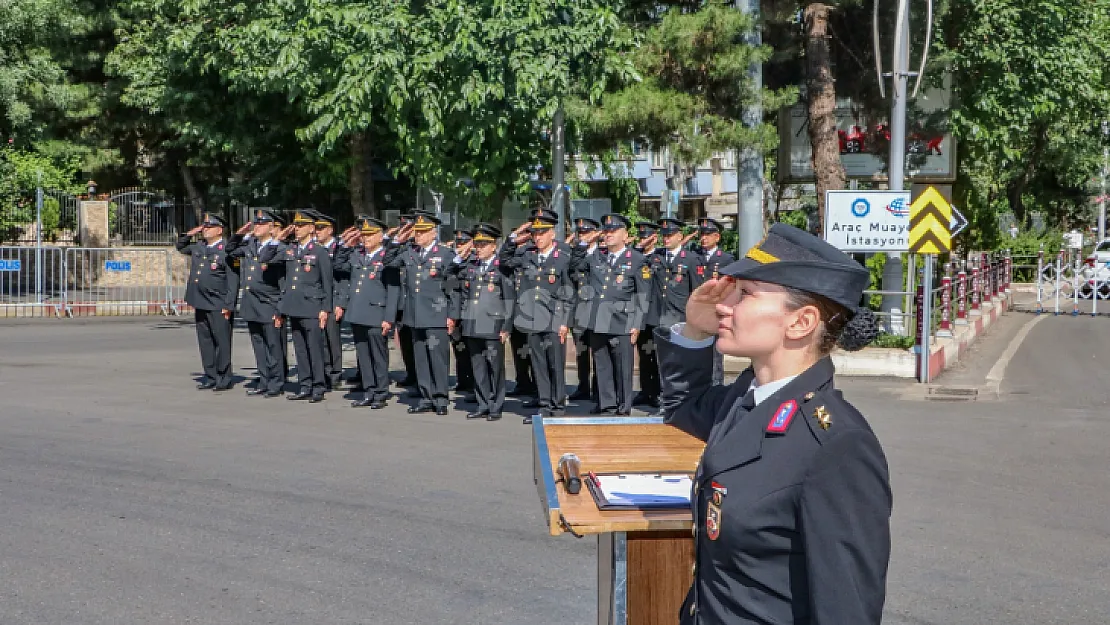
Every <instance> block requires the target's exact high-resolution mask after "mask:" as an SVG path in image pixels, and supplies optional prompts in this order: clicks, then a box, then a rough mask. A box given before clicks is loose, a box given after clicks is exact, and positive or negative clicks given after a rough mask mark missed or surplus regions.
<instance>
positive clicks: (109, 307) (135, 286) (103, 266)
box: [65, 247, 185, 317]
mask: <svg viewBox="0 0 1110 625" xmlns="http://www.w3.org/2000/svg"><path fill="white" fill-rule="evenodd" d="M174 256H180V254H177V252H176V250H173V249H168V248H154V249H143V248H80V247H74V248H69V249H67V250H66V251H65V266H66V269H67V272H68V276H69V286H68V289H67V290H66V298H65V314H66V316H69V317H83V316H90V315H108V316H114V315H168V314H171V312H174V306H173V301H174V296H173V294H174V289H175V285H174V283H173V257H174ZM184 279H185V278H184V276H183V277H182V280H184Z"/></svg>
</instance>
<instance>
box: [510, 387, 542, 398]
mask: <svg viewBox="0 0 1110 625" xmlns="http://www.w3.org/2000/svg"><path fill="white" fill-rule="evenodd" d="M535 394H536V389H535V388H528V387H523V388H521V387H518V388H514V389H513V390H511V391H509V392H508V393H505V395H507V396H509V397H531V396H532V395H535Z"/></svg>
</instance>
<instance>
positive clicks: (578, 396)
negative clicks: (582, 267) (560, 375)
mask: <svg viewBox="0 0 1110 625" xmlns="http://www.w3.org/2000/svg"><path fill="white" fill-rule="evenodd" d="M574 227H575V228H574V233H575V236H576V237H577V238H578V240H579V241H581V242H584V243H585V244H586V253H587V254H588V253H591V252H593V251H594V249H596V248H597V240H598V237H599V236H600V235H601V232H600V228H601V224H600V223H598V222H597V220H594V219H590V218H588V217H580V218H578V219H577V220H575V222H574ZM571 279H572V280H574V289H575V293H577V292H579V291H580V290H581V289H582V287H583V286H585V285H586V283H587V281H588V280H589V273H588V272H584V271H572V272H571ZM589 305H590V304H589V302H583V301H582V300H579V299H577V298H575V313H574V315H573V318H574V321H573V323H574V327H573V328H572V330H571V332H572V334H573V335H574V351H575V354H576V355H577V357H576V359H577V363H576V364H577V368H578V388H576V389H575V390H574V393H573V394H572V395H571V396H570V399H571V400H572V401H592V402H596V401H597V372H596V371H594V370H593V367H592V366H590V363H591V360H592V359H593V357H592V356H591V355H590V331H589V329H587V328H586V326H585V325H584V324H583V323H581V322H580V321H579V316H578V313H577V310H578V307H579V306H584V307H587V308H588V307H589Z"/></svg>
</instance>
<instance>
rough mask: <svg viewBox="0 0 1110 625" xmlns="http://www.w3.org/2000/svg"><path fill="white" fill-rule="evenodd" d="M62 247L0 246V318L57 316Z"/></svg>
mask: <svg viewBox="0 0 1110 625" xmlns="http://www.w3.org/2000/svg"><path fill="white" fill-rule="evenodd" d="M62 251H63V250H62V248H59V247H30V246H29V247H24V246H4V247H0V317H38V316H46V315H55V316H60V315H61V314H62V310H63V307H64V303H65V289H66V274H65V264H64V263H63V257H62Z"/></svg>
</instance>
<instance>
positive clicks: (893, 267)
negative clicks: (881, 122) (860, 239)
mask: <svg viewBox="0 0 1110 625" xmlns="http://www.w3.org/2000/svg"><path fill="white" fill-rule="evenodd" d="M907 4H908V3H907V1H906V0H901V2H899V4H898V17H899V18H901V19H900V21H899V23H898V24H896V25H895V29H896V30H897V32H896V35H895V37H894V44H895V50H894V63H893V67H892V68H891V70H892V71H891V77H892V78H893V81H892V82H893V93H892V94H891V95H892V96H893V98H892V99H893V100H894V104H893V107H892V109H891V112H890V168H889V172H888V173H889V176H888V179H889V183H890V184H889V186H890V190H891V191H904V190H905V188H906V101H907V100H908V99H909V80H910V74H909V65H910V11H909V7H908V6H907ZM914 264H915V265H916V263H914ZM914 277H915V276H910V278H909V283H910V284H912V283H913V279H914ZM904 286H905V285H903V283H902V255H901V254H897V253H893V254H887V255H886V264H885V265H883V291H886V292H888V293H897V292H899V291H901V290H902V289H903V287H904ZM905 288H906V290H907V291H908V290H909V287H905ZM928 288H929V287H928V285H926V289H928ZM901 306H902V297H901V296H900V295H884V296H883V310H884V311H886V312H890V311H892V310H894V309H897V308H899V307H901ZM902 312H903V313H908V312H909V311H908V310H906V311H902ZM902 319H903V320H906V319H908V317H902ZM888 323H891V324H893V317H890V318H889V321H888ZM903 327H904V328H905V331H906V334H909V323H908V322H907V321H903ZM892 329H893V328H888V331H889V330H892Z"/></svg>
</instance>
